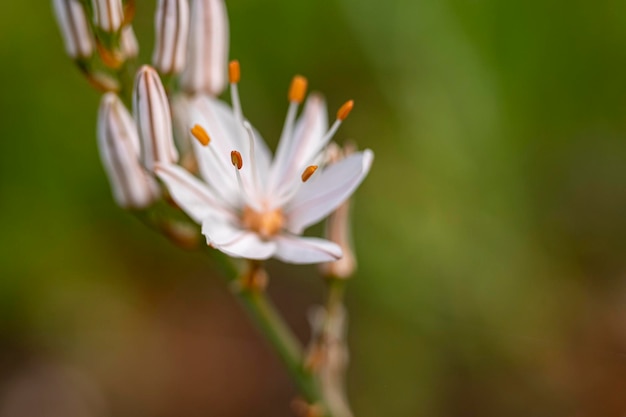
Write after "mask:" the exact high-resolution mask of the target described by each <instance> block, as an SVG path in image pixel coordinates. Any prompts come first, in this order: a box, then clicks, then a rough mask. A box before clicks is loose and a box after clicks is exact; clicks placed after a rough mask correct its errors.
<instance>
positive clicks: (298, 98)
mask: <svg viewBox="0 0 626 417" xmlns="http://www.w3.org/2000/svg"><path fill="white" fill-rule="evenodd" d="M307 84H308V81H307V79H306V78H304V77H303V76H301V75H296V76H295V77H293V80H291V86H290V87H289V101H291V102H296V103H298V104H301V103H302V102H303V101H304V96H305V95H306V88H307Z"/></svg>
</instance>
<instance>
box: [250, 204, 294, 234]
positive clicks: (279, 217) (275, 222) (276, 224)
mask: <svg viewBox="0 0 626 417" xmlns="http://www.w3.org/2000/svg"><path fill="white" fill-rule="evenodd" d="M241 221H242V223H243V225H244V226H245V227H246V228H248V229H250V230H252V231H253V232H255V233H257V234H259V236H261V237H262V238H263V239H268V238H270V237H272V236H274V235H276V234H277V233H278V232H279V231H280V230H281V229H282V228H283V225H284V224H285V216H284V215H283V212H282V210H281V209H275V210H270V211H264V212H258V211H255V210H253V209H252V208H250V207H248V206H246V207H245V208H244V209H243V214H242V216H241Z"/></svg>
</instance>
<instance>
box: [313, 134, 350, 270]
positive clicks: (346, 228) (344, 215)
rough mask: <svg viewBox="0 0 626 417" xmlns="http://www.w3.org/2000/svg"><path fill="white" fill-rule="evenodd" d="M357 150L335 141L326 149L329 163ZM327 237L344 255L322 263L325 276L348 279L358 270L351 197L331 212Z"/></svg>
mask: <svg viewBox="0 0 626 417" xmlns="http://www.w3.org/2000/svg"><path fill="white" fill-rule="evenodd" d="M355 151H356V149H355V147H354V146H351V145H348V146H346V147H345V148H344V149H343V150H342V149H341V148H340V147H339V146H337V144H335V143H330V144H329V145H328V147H327V151H326V160H327V163H328V164H333V163H336V162H338V161H340V160H341V159H343V158H345V157H346V156H348V155H351V154H352V153H354V152H355ZM326 238H327V239H328V240H330V241H331V242H334V243H336V244H337V245H339V246H340V247H341V250H342V251H343V257H342V258H341V259H339V260H337V261H334V262H327V263H324V264H321V265H320V269H321V271H322V273H323V274H324V275H325V276H328V277H332V278H340V279H347V278H350V277H351V276H352V274H354V271H355V270H356V256H355V255H354V251H353V250H352V247H353V245H352V232H351V228H350V199H347V200H346V201H344V202H343V203H342V204H341V205H340V206H339V207H337V209H336V210H335V211H334V212H333V213H331V215H330V216H329V217H328V219H327V220H326Z"/></svg>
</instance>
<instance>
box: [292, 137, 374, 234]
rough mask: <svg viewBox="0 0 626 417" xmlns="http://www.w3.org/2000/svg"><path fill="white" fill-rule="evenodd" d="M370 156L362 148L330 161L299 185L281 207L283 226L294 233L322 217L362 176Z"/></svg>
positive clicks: (351, 191) (351, 190)
mask: <svg viewBox="0 0 626 417" xmlns="http://www.w3.org/2000/svg"><path fill="white" fill-rule="evenodd" d="M373 159H374V153H373V152H372V151H371V150H369V149H366V150H365V151H363V152H359V153H356V154H354V155H351V156H349V157H347V158H346V159H344V160H342V161H340V162H337V163H336V164H333V165H331V166H330V167H328V168H327V169H325V170H324V171H323V172H321V173H320V174H319V176H318V177H316V176H315V175H316V174H313V177H312V178H311V179H310V180H309V181H308V182H307V183H305V184H303V185H302V187H301V188H300V190H299V191H298V193H297V194H296V195H295V197H294V198H293V199H292V200H291V201H290V202H289V204H288V206H287V208H286V209H285V215H286V216H287V219H288V224H287V228H288V229H289V230H290V231H291V232H293V233H296V234H300V233H302V231H303V230H304V229H305V228H306V227H308V226H310V225H312V224H314V223H317V222H318V221H320V220H321V219H323V218H324V217H326V216H327V215H329V214H330V213H331V212H332V211H333V210H335V209H336V208H337V207H338V206H339V205H340V204H341V203H342V202H343V201H344V200H346V199H347V198H348V197H350V195H351V194H352V193H353V192H354V190H355V189H356V188H357V187H358V186H359V184H360V183H361V181H363V179H364V178H365V176H366V175H367V173H368V172H369V169H370V167H371V165H372V161H373Z"/></svg>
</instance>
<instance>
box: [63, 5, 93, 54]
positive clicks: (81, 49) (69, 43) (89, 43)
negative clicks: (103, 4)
mask: <svg viewBox="0 0 626 417" xmlns="http://www.w3.org/2000/svg"><path fill="white" fill-rule="evenodd" d="M53 6H54V12H55V15H56V18H57V22H58V24H59V27H60V28H61V35H62V36H63V42H64V43H65V50H66V52H67V54H68V55H69V56H70V57H71V58H72V59H87V58H89V57H90V56H91V55H92V54H93V50H94V39H93V35H92V33H91V30H90V29H89V22H88V20H87V15H86V14H85V9H84V8H83V5H82V4H81V3H80V1H79V0H53Z"/></svg>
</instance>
